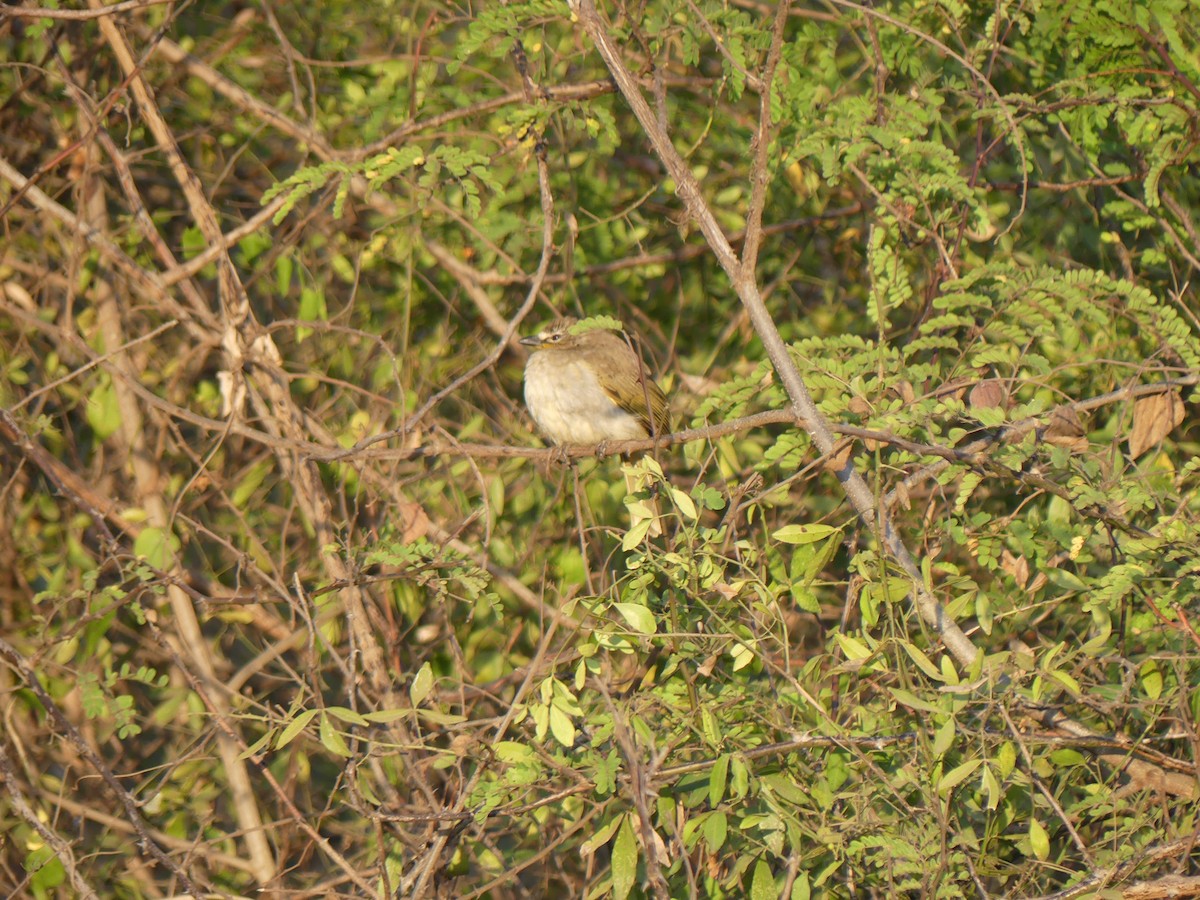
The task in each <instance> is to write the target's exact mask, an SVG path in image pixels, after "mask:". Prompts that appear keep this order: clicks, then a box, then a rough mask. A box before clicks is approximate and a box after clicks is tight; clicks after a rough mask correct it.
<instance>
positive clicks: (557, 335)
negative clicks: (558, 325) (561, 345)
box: [546, 331, 562, 344]
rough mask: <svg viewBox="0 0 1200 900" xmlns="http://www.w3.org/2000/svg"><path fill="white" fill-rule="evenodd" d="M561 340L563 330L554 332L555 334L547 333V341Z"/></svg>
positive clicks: (551, 342)
mask: <svg viewBox="0 0 1200 900" xmlns="http://www.w3.org/2000/svg"><path fill="white" fill-rule="evenodd" d="M560 340H562V332H559V331H556V332H554V333H553V334H548V335H546V342H547V343H550V344H553V343H555V342H557V341H560Z"/></svg>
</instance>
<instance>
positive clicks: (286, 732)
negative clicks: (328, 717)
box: [275, 709, 320, 750]
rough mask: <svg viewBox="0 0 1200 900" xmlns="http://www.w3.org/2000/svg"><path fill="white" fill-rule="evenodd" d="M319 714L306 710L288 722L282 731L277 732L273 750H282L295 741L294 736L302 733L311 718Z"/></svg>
mask: <svg viewBox="0 0 1200 900" xmlns="http://www.w3.org/2000/svg"><path fill="white" fill-rule="evenodd" d="M318 712H320V710H318V709H306V710H304V712H302V713H300V715H298V716H296V717H295V718H294V719H292V721H290V722H288V723H287V725H285V726H284V727H283V731H281V732H279V738H278V740H276V741H275V749H276V750H282V749H283V748H284V747H286V746H287V745H288V744H290V743H291V742H292V741H294V740H295V739H296V735H298V734H299V733H300V732H302V731H303V730H304V728H305V726H307V725H308V723H309V722H311V721H312V720H313V717H314V716H316V714H317V713H318Z"/></svg>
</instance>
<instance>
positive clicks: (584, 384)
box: [521, 316, 671, 444]
mask: <svg viewBox="0 0 1200 900" xmlns="http://www.w3.org/2000/svg"><path fill="white" fill-rule="evenodd" d="M576 324H577V320H576V319H573V318H571V317H569V316H568V317H566V318H562V319H558V320H557V321H555V322H551V323H550V324H549V325H548V326H546V327H545V328H543V329H542V330H541V331H539V332H538V333H537V334H535V335H533V336H532V337H527V338H522V340H521V343H522V344H524V345H525V346H527V347H536V348H537V350H536V351H535V352H534V353H533V354H532V355H531V356H530V357H529V362H527V363H526V364H525V405H526V406H528V407H529V412H530V413H531V414H532V415H533V418H534V421H535V422H537V424H538V428H540V429H541V430H542V433H543V434H545V435H546V437H548V438H550V440H552V441H554V443H556V444H599V443H602V442H605V441H633V440H639V439H644V438H648V437H650V436H652V435H659V434H666V433H667V432H668V431H670V428H671V423H670V413H669V412H668V410H667V398H666V397H665V396H664V395H663V392H662V389H661V388H660V387H659V386H658V385H657V384H655V383H654V382H653V381H652V380H651V379H650V378H649V373H647V372H646V370H645V367H644V366H643V365H642V362H641V360H639V359H638V357H637V354H636V353H634V352H633V349H632V348H631V347H630V346H629V344H628V343H627V342H626V341H625V339H624V338H623V337H622V336H621V335H619V334H617V333H616V332H613V331H609V330H607V329H603V328H596V329H593V330H591V331H585V332H584V333H583V334H575V333H573V331H572V329H574V327H575V326H576Z"/></svg>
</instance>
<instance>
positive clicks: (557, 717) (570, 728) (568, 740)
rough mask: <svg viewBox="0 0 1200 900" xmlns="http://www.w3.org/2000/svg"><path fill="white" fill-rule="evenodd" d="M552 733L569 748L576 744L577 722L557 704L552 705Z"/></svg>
mask: <svg viewBox="0 0 1200 900" xmlns="http://www.w3.org/2000/svg"><path fill="white" fill-rule="evenodd" d="M550 733H551V734H552V735H554V739H555V740H556V741H558V742H559V743H560V744H562V745H563V746H564V747H566V748H567V749H570V748H571V747H574V746H575V723H574V722H572V721H571V717H570V716H568V715H567V714H566V713H565V712H563V711H562V710H561V709H559V708H558V707H557V706H551V707H550Z"/></svg>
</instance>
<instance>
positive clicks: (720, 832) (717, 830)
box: [704, 809, 729, 853]
mask: <svg viewBox="0 0 1200 900" xmlns="http://www.w3.org/2000/svg"><path fill="white" fill-rule="evenodd" d="M728 835H729V818H728V817H727V816H726V815H725V813H724V811H722V810H719V809H715V810H713V811H712V812H711V813H709V814H708V815H707V816H705V818H704V843H705V844H707V845H708V849H709V852H711V853H716V852H717V851H718V850H720V849H721V848H722V847H724V846H725V839H726V837H728Z"/></svg>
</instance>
